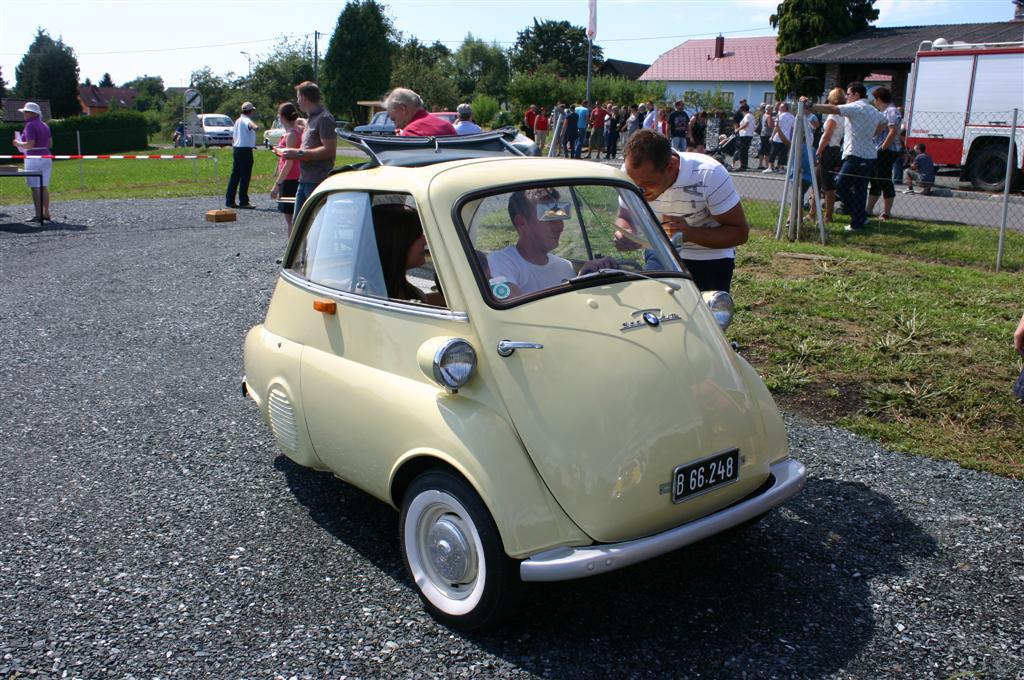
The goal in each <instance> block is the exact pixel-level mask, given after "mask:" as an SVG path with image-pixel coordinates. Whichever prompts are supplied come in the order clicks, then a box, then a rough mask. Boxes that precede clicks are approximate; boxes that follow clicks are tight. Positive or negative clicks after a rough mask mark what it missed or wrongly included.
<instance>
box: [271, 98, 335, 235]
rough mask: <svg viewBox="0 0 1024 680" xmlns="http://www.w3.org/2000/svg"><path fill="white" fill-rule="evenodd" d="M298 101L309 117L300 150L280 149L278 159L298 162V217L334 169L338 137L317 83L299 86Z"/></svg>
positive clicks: (296, 200)
mask: <svg viewBox="0 0 1024 680" xmlns="http://www.w3.org/2000/svg"><path fill="white" fill-rule="evenodd" d="M295 97H296V99H297V100H298V104H299V108H300V109H302V110H303V111H305V112H306V114H307V115H308V116H309V119H308V120H307V121H306V129H305V131H304V132H303V133H302V144H301V146H300V148H298V149H288V148H285V149H280V150H279V151H278V155H280V156H281V157H282V158H289V159H298V161H299V186H298V188H297V189H296V190H295V212H294V213H293V214H294V215H296V216H297V215H298V214H299V211H300V210H302V204H303V203H305V202H306V199H307V198H309V195H310V194H311V193H313V189H315V188H316V185H317V184H320V182H322V181H324V180H325V179H327V175H329V174H330V172H331V170H332V169H333V168H334V158H335V155H336V153H337V150H338V134H337V133H336V132H335V129H334V128H335V124H334V117H333V116H331V112H330V111H328V110H327V109H326V108H324V105H323V104H322V103H321V102H320V99H321V97H320V88H319V87H317V85H316V83H311V82H309V81H308V80H307V81H304V82H301V83H299V84H298V85H296V86H295Z"/></svg>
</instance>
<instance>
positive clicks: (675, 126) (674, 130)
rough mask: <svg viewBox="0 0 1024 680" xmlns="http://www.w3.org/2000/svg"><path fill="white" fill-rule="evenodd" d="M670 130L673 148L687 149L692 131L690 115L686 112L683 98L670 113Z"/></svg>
mask: <svg viewBox="0 0 1024 680" xmlns="http://www.w3.org/2000/svg"><path fill="white" fill-rule="evenodd" d="M668 131H669V135H671V138H672V148H673V149H675V150H676V151H686V137H687V135H689V133H690V115H689V114H688V113H686V109H685V105H684V103H683V100H681V99H680V100H678V101H677V102H676V103H675V108H674V109H673V110H672V113H670V114H668Z"/></svg>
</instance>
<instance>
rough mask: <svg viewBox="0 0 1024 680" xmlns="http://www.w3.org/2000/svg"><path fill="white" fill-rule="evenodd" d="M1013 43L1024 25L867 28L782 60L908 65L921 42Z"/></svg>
mask: <svg viewBox="0 0 1024 680" xmlns="http://www.w3.org/2000/svg"><path fill="white" fill-rule="evenodd" d="M936 38H945V39H946V40H948V41H949V42H953V41H954V40H962V41H963V42H967V43H991V42H1016V41H1022V40H1024V22H1020V21H1002V22H997V23H990V24H938V25H932V26H897V27H892V28H869V29H868V30H866V31H861V32H860V33H856V34H854V35H851V36H849V37H847V38H843V39H842V40H837V41H835V42H830V43H826V44H824V45H818V46H817V47H812V48H810V49H808V50H802V51H800V52H794V53H793V54H787V55H786V56H784V57H782V59H781V60H780V61H782V62H784V63H787V64H911V63H913V61H914V56H915V55H916V54H917V49H918V47H919V46H920V44H921V42H922V41H924V40H935V39H936Z"/></svg>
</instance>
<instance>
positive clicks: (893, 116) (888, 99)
mask: <svg viewBox="0 0 1024 680" xmlns="http://www.w3.org/2000/svg"><path fill="white" fill-rule="evenodd" d="M871 94H872V97H873V99H874V100H875V108H876V109H878V110H879V111H881V112H882V115H883V116H885V123H886V127H887V130H883V131H882V132H881V133H880V134H879V135H877V136H876V137H875V140H874V141H875V147H876V148H877V149H878V160H877V162H876V163H875V176H874V177H872V178H871V187H870V188H869V189H868V208H867V209H868V214H869V215H870V214H872V213H873V212H874V211H875V205H876V204H877V203H878V196H879V195H881V196H882V214H881V215H880V216H879V217H881V218H882V219H883V220H887V219H889V214H890V213H891V212H892V199H893V198H894V197H895V196H896V188H895V187H894V186H893V183H892V175H893V172H892V166H893V165H894V164H895V163H896V159H897V158H898V157H899V155H900V154H901V153H903V144H902V142H901V141H900V122H901V121H902V120H903V116H902V115H900V111H899V109H897V108H896V106H895V105H894V104H893V103H892V94H891V93H890V92H889V88H887V87H876V88H875V90H874V92H872V93H871Z"/></svg>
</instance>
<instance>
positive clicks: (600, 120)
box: [586, 102, 608, 158]
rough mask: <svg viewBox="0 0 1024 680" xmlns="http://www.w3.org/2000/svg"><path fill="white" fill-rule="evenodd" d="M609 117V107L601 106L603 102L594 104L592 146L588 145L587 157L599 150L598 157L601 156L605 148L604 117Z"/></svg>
mask: <svg viewBox="0 0 1024 680" xmlns="http://www.w3.org/2000/svg"><path fill="white" fill-rule="evenodd" d="M607 117H608V109H606V108H604V107H603V106H601V102H596V103H595V104H594V110H593V111H591V112H590V127H591V129H592V130H593V132H591V133H590V146H589V147H587V156H586V157H587V158H590V153H591V152H592V151H595V150H596V151H597V157H598V158H600V157H601V150H602V149H604V119H605V118H607Z"/></svg>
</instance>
